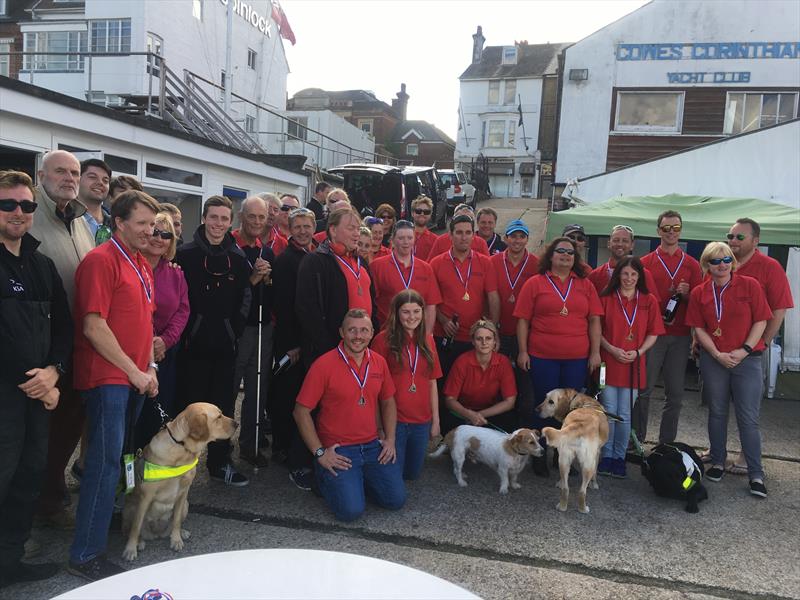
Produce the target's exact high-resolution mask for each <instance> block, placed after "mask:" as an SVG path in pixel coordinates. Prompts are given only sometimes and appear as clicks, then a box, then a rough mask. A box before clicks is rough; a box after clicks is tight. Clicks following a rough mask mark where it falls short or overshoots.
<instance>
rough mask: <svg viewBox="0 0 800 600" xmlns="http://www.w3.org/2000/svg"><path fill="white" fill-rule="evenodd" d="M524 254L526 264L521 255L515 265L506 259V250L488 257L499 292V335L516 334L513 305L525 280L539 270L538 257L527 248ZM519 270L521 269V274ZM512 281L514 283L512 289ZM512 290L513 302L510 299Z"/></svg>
mask: <svg viewBox="0 0 800 600" xmlns="http://www.w3.org/2000/svg"><path fill="white" fill-rule="evenodd" d="M525 254H526V256H527V258H528V262H527V264H526V263H525V257H523V258H522V260H521V261H520V262H519V264H518V265H517V266H516V267H515V266H514V265H512V264H511V261H510V260H508V250H504V251H503V252H498V253H497V254H495V255H494V256H492V257H491V258H490V259H489V262H490V263H491V265H492V269H493V270H494V274H495V277H496V278H497V293H498V294H500V335H516V333H517V319H515V318H514V307H515V306H516V303H517V298H518V297H519V294H520V292H521V291H522V286H524V285H525V282H526V281H528V279H530V278H531V277H533V276H534V275H536V273H538V272H539V259H538V258H537V257H536V256H535V255H534V254H531V253H530V252H528V251H527V250H526V251H525ZM523 265H524V266H525V270H524V271H523V270H522V267H523ZM506 269H508V272H506ZM520 271H522V273H521V274H520ZM512 283H514V288H513V290H512V288H511V284H512ZM512 292H513V296H514V300H513V302H512V300H511V296H512Z"/></svg>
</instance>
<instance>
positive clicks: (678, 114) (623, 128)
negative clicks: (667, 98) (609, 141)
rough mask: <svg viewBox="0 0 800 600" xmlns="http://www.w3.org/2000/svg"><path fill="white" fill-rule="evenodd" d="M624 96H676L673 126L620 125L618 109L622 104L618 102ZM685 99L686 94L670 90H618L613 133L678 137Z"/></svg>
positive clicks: (681, 126)
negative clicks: (676, 105)
mask: <svg viewBox="0 0 800 600" xmlns="http://www.w3.org/2000/svg"><path fill="white" fill-rule="evenodd" d="M624 94H630V95H634V94H649V95H654V94H667V95H671V96H675V95H677V96H678V107H677V110H676V111H675V124H674V125H672V126H671V127H663V126H659V125H620V124H619V109H620V106H621V104H622V102H620V99H621V96H622V95H624ZM685 99H686V92H683V91H672V90H663V91H662V90H652V91H649V90H631V91H625V90H618V91H617V99H616V100H617V102H616V108H615V114H614V132H615V133H648V134H652V133H655V134H658V133H661V134H671V135H675V134H678V135H680V133H681V130H682V129H683V105H684V100H685Z"/></svg>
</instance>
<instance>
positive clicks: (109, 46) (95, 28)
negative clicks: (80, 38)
mask: <svg viewBox="0 0 800 600" xmlns="http://www.w3.org/2000/svg"><path fill="white" fill-rule="evenodd" d="M91 49H92V52H130V51H131V20H130V19H112V20H108V21H92V43H91Z"/></svg>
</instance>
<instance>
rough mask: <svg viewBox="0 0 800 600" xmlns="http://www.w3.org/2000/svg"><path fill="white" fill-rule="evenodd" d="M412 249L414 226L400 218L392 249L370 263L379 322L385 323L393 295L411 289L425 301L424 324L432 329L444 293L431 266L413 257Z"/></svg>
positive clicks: (393, 236)
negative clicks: (387, 253)
mask: <svg viewBox="0 0 800 600" xmlns="http://www.w3.org/2000/svg"><path fill="white" fill-rule="evenodd" d="M413 249H414V226H413V225H412V224H411V223H409V222H408V221H398V222H397V223H395V224H394V231H392V251H391V252H390V253H389V255H388V256H381V257H380V258H376V259H374V260H373V261H372V262H371V263H370V264H369V271H370V274H371V275H372V282H373V284H374V285H375V305H376V308H377V311H378V322H379V323H381V324H383V323H385V322H386V319H387V318H388V316H389V305H390V304H391V302H392V298H394V297H395V296H396V295H397V293H398V292H402V291H403V290H407V289H409V288H411V289H413V290H417V291H418V292H419V293H420V295H421V296H422V299H423V300H425V324H426V325H427V327H428V330H429V331H430V330H431V329H432V328H433V325H434V323H435V322H436V305H437V304H439V303H440V302H441V301H442V294H441V292H439V284H438V283H437V282H436V277H434V275H433V270H432V269H431V266H430V265H429V264H428V263H427V262H425V261H424V260H422V259H420V258H414V254H413V252H412V250H413Z"/></svg>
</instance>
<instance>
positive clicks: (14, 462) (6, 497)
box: [0, 382, 50, 567]
mask: <svg viewBox="0 0 800 600" xmlns="http://www.w3.org/2000/svg"><path fill="white" fill-rule="evenodd" d="M49 428H50V413H49V412H48V411H47V410H45V408H44V404H43V403H42V402H41V401H40V400H32V399H31V398H28V397H27V396H26V395H25V394H24V393H23V392H21V391H20V390H19V388H17V386H16V385H13V384H9V383H6V382H0V567H8V566H11V565H14V564H16V563H17V562H19V560H20V559H21V558H22V555H23V553H24V546H25V540H27V539H28V536H29V535H30V532H31V525H32V523H33V513H34V511H35V509H36V502H37V500H38V498H39V493H40V492H41V490H42V486H43V485H44V473H45V468H46V466H47V439H48V434H49Z"/></svg>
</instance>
